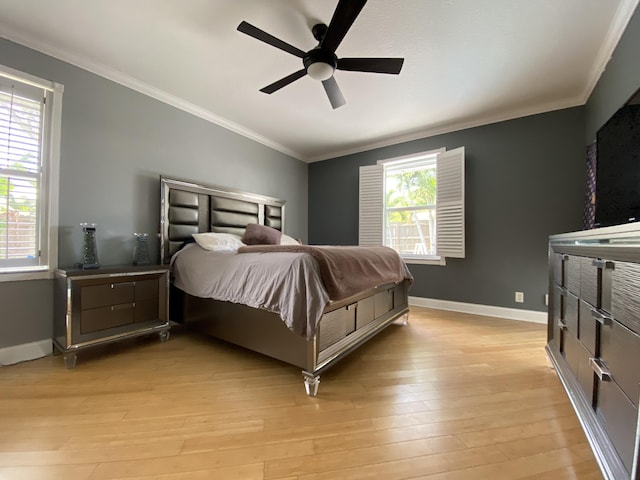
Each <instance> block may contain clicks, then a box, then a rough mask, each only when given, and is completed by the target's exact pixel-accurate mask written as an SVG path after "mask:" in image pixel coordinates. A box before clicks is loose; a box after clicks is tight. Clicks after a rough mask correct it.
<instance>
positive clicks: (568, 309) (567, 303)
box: [564, 292, 579, 337]
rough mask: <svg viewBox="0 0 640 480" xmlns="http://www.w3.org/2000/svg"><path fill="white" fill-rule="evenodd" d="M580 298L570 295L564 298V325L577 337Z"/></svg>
mask: <svg viewBox="0 0 640 480" xmlns="http://www.w3.org/2000/svg"><path fill="white" fill-rule="evenodd" d="M578 302H579V300H578V297H576V296H575V295H573V294H572V293H568V292H567V294H566V295H565V297H564V324H565V325H566V326H567V330H569V331H570V332H571V333H572V334H573V335H574V336H575V337H577V336H578V311H579V305H578Z"/></svg>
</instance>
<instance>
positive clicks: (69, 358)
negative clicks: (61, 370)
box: [62, 353, 78, 369]
mask: <svg viewBox="0 0 640 480" xmlns="http://www.w3.org/2000/svg"><path fill="white" fill-rule="evenodd" d="M62 358H63V359H64V364H65V365H66V366H67V368H68V369H72V368H75V367H76V360H78V355H76V354H75V353H65V354H64V356H63V357H62Z"/></svg>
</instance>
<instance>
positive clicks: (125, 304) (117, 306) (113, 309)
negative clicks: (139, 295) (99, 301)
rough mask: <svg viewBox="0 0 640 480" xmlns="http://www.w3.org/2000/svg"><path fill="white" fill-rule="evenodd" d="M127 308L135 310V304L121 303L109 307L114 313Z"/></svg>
mask: <svg viewBox="0 0 640 480" xmlns="http://www.w3.org/2000/svg"><path fill="white" fill-rule="evenodd" d="M129 308H136V304H135V302H134V303H122V304H120V305H111V311H112V312H114V311H116V310H126V309H129Z"/></svg>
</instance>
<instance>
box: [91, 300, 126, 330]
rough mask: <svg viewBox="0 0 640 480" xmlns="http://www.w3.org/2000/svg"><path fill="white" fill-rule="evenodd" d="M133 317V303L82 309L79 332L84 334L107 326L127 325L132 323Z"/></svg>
mask: <svg viewBox="0 0 640 480" xmlns="http://www.w3.org/2000/svg"><path fill="white" fill-rule="evenodd" d="M134 319H135V304H134V303H124V304H119V305H114V306H110V307H101V308H92V309H90V310H84V311H83V312H82V318H81V320H80V333H81V334H83V335H84V334H87V333H92V332H99V331H101V330H106V329H108V328H113V327H119V326H121V325H128V324H130V323H133V322H134Z"/></svg>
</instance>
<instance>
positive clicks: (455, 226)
mask: <svg viewBox="0 0 640 480" xmlns="http://www.w3.org/2000/svg"><path fill="white" fill-rule="evenodd" d="M429 157H432V158H433V159H434V160H433V161H435V162H436V172H437V176H438V190H437V195H436V197H437V201H436V206H435V208H436V212H437V213H436V225H437V226H436V237H437V240H436V249H437V254H436V255H420V254H402V258H403V259H404V260H405V261H406V262H407V263H416V264H427V265H446V257H457V258H464V256H465V250H464V243H465V241H464V237H465V231H464V147H461V148H457V149H455V150H451V151H449V152H447V151H446V149H445V148H440V149H436V150H429V151H425V152H420V153H414V154H410V155H404V156H401V157H395V158H391V159H386V160H379V161H378V162H377V164H376V165H370V166H363V167H360V190H359V195H360V199H359V204H360V211H359V215H360V217H359V238H358V243H359V245H363V246H373V245H383V244H384V235H385V234H384V232H385V231H386V225H385V223H386V217H387V215H386V213H387V210H386V206H385V200H384V198H385V191H386V186H385V179H386V171H385V167H388V166H390V165H392V164H396V165H397V164H400V163H411V162H419V161H424V160H428V159H429ZM441 184H442V185H441Z"/></svg>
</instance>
